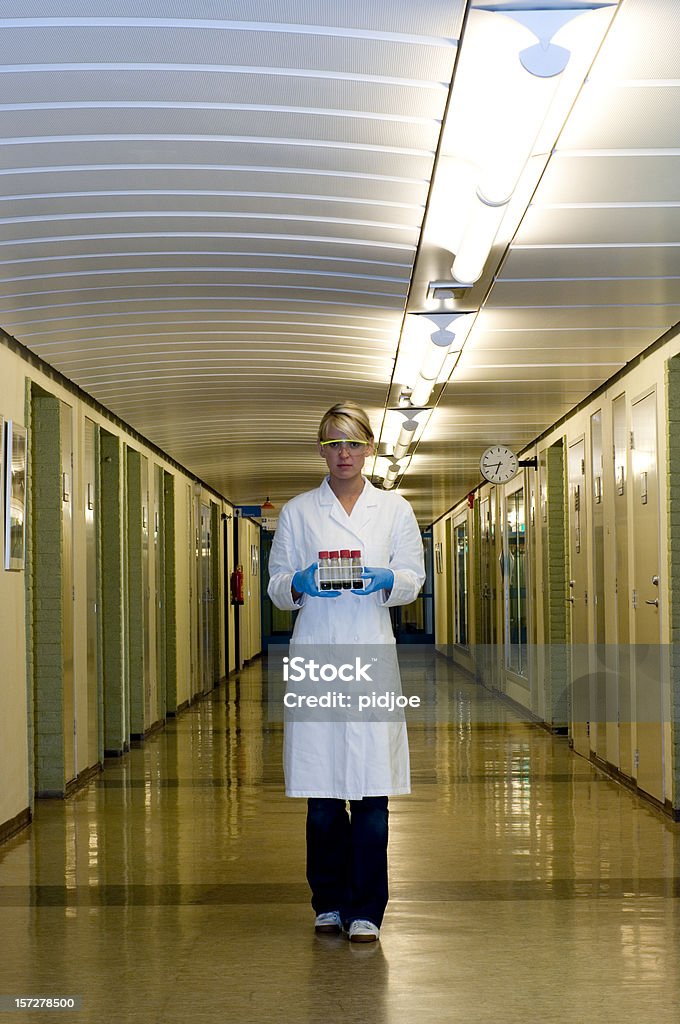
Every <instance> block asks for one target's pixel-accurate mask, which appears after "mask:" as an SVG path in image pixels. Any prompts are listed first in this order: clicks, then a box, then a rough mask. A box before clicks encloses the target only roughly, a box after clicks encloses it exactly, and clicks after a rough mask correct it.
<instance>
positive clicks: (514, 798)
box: [0, 660, 680, 1024]
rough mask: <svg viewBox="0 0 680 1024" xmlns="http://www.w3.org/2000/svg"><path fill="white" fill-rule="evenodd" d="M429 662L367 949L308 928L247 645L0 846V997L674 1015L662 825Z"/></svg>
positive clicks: (257, 1015) (191, 1011)
mask: <svg viewBox="0 0 680 1024" xmlns="http://www.w3.org/2000/svg"><path fill="white" fill-rule="evenodd" d="M439 665H440V667H439V669H438V672H437V679H436V681H435V682H434V685H435V686H436V688H437V692H438V694H439V710H438V715H437V721H436V722H430V723H428V724H422V723H420V724H416V725H414V726H413V727H412V728H411V729H410V736H411V751H412V762H413V782H414V786H413V793H412V795H411V796H409V797H402V798H400V799H395V800H393V801H391V804H390V806H391V818H390V826H391V840H390V870H391V893H392V898H391V902H390V905H389V907H388V911H387V916H386V918H385V924H384V927H383V931H382V941H381V942H380V944H379V945H377V946H356V947H355V946H354V945H350V944H349V943H348V942H347V941H346V940H345V939H343V938H335V937H326V938H319V937H315V936H314V934H313V931H312V922H313V914H312V911H311V908H310V906H309V903H308V892H307V887H306V883H305V881H304V818H305V804H304V801H301V800H288V799H286V798H285V797H284V796H283V793H282V785H281V781H282V780H281V768H280V762H281V727H280V725H278V724H270V723H268V722H267V720H266V712H265V711H264V707H263V703H262V699H261V695H262V679H263V667H264V666H263V663H262V662H256V663H254V664H253V665H252V666H250V667H248V668H247V669H246V670H245V671H244V672H242V673H241V674H240V676H239V677H238V679H234V680H231V681H230V682H229V684H228V687H227V690H226V692H225V689H224V688H222V689H220V690H216V691H215V692H214V693H213V694H212V695H211V696H210V697H209V698H207V699H205V700H203V701H201V702H200V703H198V704H196V705H194V706H193V707H192V708H191V710H190V711H188V712H187V713H186V714H184V715H183V716H182V717H180V718H179V719H178V720H177V721H173V722H171V723H170V724H169V725H168V727H167V728H166V730H165V731H164V732H163V733H161V734H158V735H156V736H154V737H153V738H152V739H151V740H150V741H148V742H147V743H146V745H145V746H144V747H143V748H142V749H138V750H133V751H132V752H131V753H130V754H129V755H128V756H127V757H125V758H124V759H122V760H121V761H119V762H107V765H106V770H105V772H104V774H103V775H102V776H101V778H100V779H99V780H98V781H96V782H94V783H92V784H91V785H90V786H89V787H88V788H87V789H86V790H84V791H82V792H80V793H79V794H78V795H77V796H76V797H74V798H73V799H71V800H70V801H68V802H66V803H61V802H56V801H55V802H51V801H50V802H40V803H39V805H38V807H37V811H36V820H35V823H34V825H33V827H32V828H31V829H30V830H28V831H26V832H24V833H23V834H21V835H20V836H18V837H16V838H15V839H14V840H13V841H11V842H9V843H7V844H6V845H5V846H3V847H1V848H0V928H1V929H2V935H3V937H4V941H3V943H2V947H3V952H2V958H1V961H0V962H1V967H0V995H3V996H9V995H12V996H14V995H16V996H23V995H32V996H54V995H56V996H74V997H76V996H79V997H82V1001H83V1009H82V1010H81V1011H80V1012H78V1013H68V1012H66V1013H61V1014H60V1015H59V1019H60V1020H62V1021H66V1020H71V1019H73V1020H75V1021H80V1022H83V1024H84V1022H88V1024H90V1022H91V1024H103V1022H105V1021H123V1020H125V1021H140V1022H141V1021H144V1022H156V1021H158V1022H163V1024H173V1022H179V1021H190V1022H191V1024H201V1022H204V1021H205V1022H208V1021H235V1022H238V1024H259V1022H270V1021H271V1022H277V1024H281V1022H289V1021H290V1022H293V1021H294V1022H300V1024H304V1022H308V1021H313V1022H319V1024H322V1022H323V1024H327V1022H330V1021H343V1022H350V1024H351V1022H353V1021H362V1022H371V1021H375V1022H378V1024H380V1022H392V1021H394V1022H396V1021H399V1022H418V1024H421V1022H438V1021H442V1022H444V1021H446V1022H447V1024H449V1022H461V1024H463V1022H464V1024H492V1022H502V1024H515V1022H517V1024H520V1022H521V1024H527V1022H528V1024H534V1022H536V1024H538V1022H541V1024H544V1022H552V1021H554V1022H557V1021H559V1022H562V1024H584V1022H588V1024H605V1022H606V1024H622V1022H623V1021H627V1020H632V1021H635V1022H636V1024H652V1022H654V1024H670V1022H671V1021H672V1022H673V1024H676V1022H677V1020H678V1019H679V1014H680V1010H679V1007H680V972H679V971H678V959H679V956H680V899H679V897H680V882H679V881H678V875H679V871H678V865H679V864H680V831H679V830H678V827H677V826H674V825H673V824H672V823H671V822H670V821H666V820H665V819H664V818H663V817H661V816H660V815H659V814H657V813H656V812H655V811H654V810H653V809H651V808H650V807H648V806H646V805H645V804H644V803H642V802H640V801H639V800H638V799H637V798H636V797H635V796H633V795H632V794H630V793H628V792H627V791H625V790H624V789H622V788H620V787H618V786H617V785H615V784H614V783H612V782H610V781H608V780H607V779H605V778H604V777H603V776H601V775H599V774H598V773H597V772H596V771H595V770H594V769H593V768H592V767H591V766H590V765H588V764H587V763H586V762H585V761H584V760H582V759H581V758H579V757H577V756H575V755H573V754H572V753H571V752H570V751H569V749H568V745H567V741H566V739H564V738H554V737H551V736H549V735H547V734H546V733H544V732H542V731H541V730H540V729H538V728H535V727H533V726H530V725H526V724H523V723H522V722H520V721H519V720H517V719H516V718H515V716H514V715H513V714H512V713H511V712H510V711H506V710H504V709H501V710H499V707H498V705H494V704H492V702H491V699H490V697H489V695H488V694H487V693H486V692H485V691H481V690H479V689H478V688H477V687H475V686H474V685H472V684H469V683H465V682H461V681H460V680H459V679H458V678H455V679H454V678H453V676H452V674H451V672H450V669H449V667H448V664H447V663H446V662H444V661H443V660H442V661H441V662H439ZM225 697H228V698H229V700H228V702H227V701H226V700H225ZM487 712H488V713H487ZM20 1017H21V1019H23V1020H29V1021H33V1020H35V1021H44V1020H46V1019H49V1014H48V1015H46V1013H45V1012H35V1013H34V1012H28V1011H27V1012H22V1013H21V1015H20Z"/></svg>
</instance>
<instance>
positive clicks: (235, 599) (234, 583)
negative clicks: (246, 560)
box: [229, 565, 243, 604]
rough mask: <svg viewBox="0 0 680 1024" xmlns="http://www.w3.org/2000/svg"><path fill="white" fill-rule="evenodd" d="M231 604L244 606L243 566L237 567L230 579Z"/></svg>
mask: <svg viewBox="0 0 680 1024" xmlns="http://www.w3.org/2000/svg"><path fill="white" fill-rule="evenodd" d="M229 585H230V587H231V603H232V604H243V566H242V565H237V566H236V568H235V569H234V571H233V572H232V574H231V576H230V577H229Z"/></svg>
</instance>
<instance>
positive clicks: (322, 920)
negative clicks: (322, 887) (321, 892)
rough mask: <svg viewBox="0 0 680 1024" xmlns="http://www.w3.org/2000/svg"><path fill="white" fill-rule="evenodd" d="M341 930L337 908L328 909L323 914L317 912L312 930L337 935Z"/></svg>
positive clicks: (340, 920) (340, 919)
mask: <svg viewBox="0 0 680 1024" xmlns="http://www.w3.org/2000/svg"><path fill="white" fill-rule="evenodd" d="M341 930H342V918H341V917H340V914H339V913H338V911H337V910H329V911H327V912H326V913H325V914H317V915H316V920H315V922H314V931H315V932H318V933H319V934H320V935H337V934H338V933H339V932H340V931H341Z"/></svg>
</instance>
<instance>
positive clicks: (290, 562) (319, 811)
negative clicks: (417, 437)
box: [269, 402, 425, 942]
mask: <svg viewBox="0 0 680 1024" xmlns="http://www.w3.org/2000/svg"><path fill="white" fill-rule="evenodd" d="M318 450H319V454H320V455H321V457H322V458H323V459H324V460H325V461H326V464H327V466H328V476H327V477H326V478H325V479H324V481H323V483H322V484H321V486H320V487H318V488H317V489H316V490H314V491H308V492H307V493H305V494H300V495H298V496H297V497H296V498H293V499H292V501H289V502H288V503H287V504H286V505H285V506H284V507H283V508H282V510H281V514H280V517H279V522H278V527H277V530H276V534H275V537H274V542H273V544H272V550H271V555H270V558H269V574H270V583H269V596H270V597H271V599H272V601H273V602H274V604H275V605H276V606H277V607H278V608H282V609H291V610H297V609H299V615H298V616H297V620H296V622H295V628H294V630H293V638H292V643H295V644H324V645H335V644H339V645H343V646H344V645H346V644H353V645H355V644H371V645H372V644H394V643H395V639H394V634H393V632H392V627H391V623H390V613H389V610H388V609H389V608H390V607H392V606H395V605H401V604H410V602H411V601H414V600H415V598H416V597H417V595H418V592H419V590H420V588H421V587H422V585H423V582H424V580H425V570H424V565H423V547H422V541H421V538H420V530H419V529H418V524H417V522H416V519H415V516H414V514H413V510H412V509H411V506H410V505H409V504H408V502H407V501H406V500H405V499H404V498H403V497H402V496H401V495H399V494H396V493H392V492H390V491H381V490H378V489H377V488H375V487H373V486H372V485H371V484H370V483H369V482H368V480H366V479H365V478H364V477H363V476H362V470H363V468H364V463H365V461H366V459H367V458H369V457H370V456H371V455H373V453H374V437H373V431H372V430H371V425H370V422H369V420H368V417H367V415H366V413H365V412H364V411H363V409H361V408H360V407H359V406H358V405H356V404H355V403H354V402H340V403H338V404H337V405H334V406H333V407H332V408H331V409H329V410H328V412H327V413H326V414H325V415H324V417H323V419H322V420H321V423H320V425H319V432H318ZM331 549H336V550H338V551H340V550H343V549H349V550H358V549H360V550H361V552H362V556H363V564H364V566H365V568H364V571H363V574H362V576H363V588H362V589H361V590H342V591H337V590H335V591H327V590H323V591H321V590H319V589H318V587H317V581H316V577H315V570H316V566H317V563H316V559H317V556H318V553H319V551H322V550H331ZM395 664H396V659H395ZM398 682H399V681H398V678H397V679H396V680H395V688H397V687H398ZM346 719H347V716H345V720H342V719H341V718H336V720H334V721H327V722H322V721H304V720H302V721H301V720H294V721H288V722H286V726H285V738H284V771H285V779H286V793H287V795H288V796H295V797H307V799H308V806H307V880H308V882H309V885H310V888H311V890H312V907H313V908H314V910H315V912H316V920H315V929H316V931H317V932H331V933H332V932H339V931H340V930H341V928H342V927H346V928H347V930H348V932H349V938H350V940H351V941H353V942H372V941H375V940H377V939H378V938H379V935H380V926H381V924H382V919H383V914H384V912H385V907H386V906H387V898H388V887H387V837H388V824H387V823H388V809H387V801H388V797H389V796H392V795H398V794H403V793H408V792H410V774H409V755H408V741H407V737H406V725H405V723H404V722H403V720H402V721H387V720H386V721H375V720H370V721H369V720H359V721H350V720H346ZM347 801H349V803H350V813H351V817H349V816H348V814H347V809H346V802H347Z"/></svg>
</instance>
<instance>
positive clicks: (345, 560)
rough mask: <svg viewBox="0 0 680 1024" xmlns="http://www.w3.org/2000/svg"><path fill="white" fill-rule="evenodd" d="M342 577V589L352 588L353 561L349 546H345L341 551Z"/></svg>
mask: <svg viewBox="0 0 680 1024" xmlns="http://www.w3.org/2000/svg"><path fill="white" fill-rule="evenodd" d="M340 577H341V579H342V589H343V590H351V589H352V561H351V558H350V553H349V548H343V549H342V551H341V552H340Z"/></svg>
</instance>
